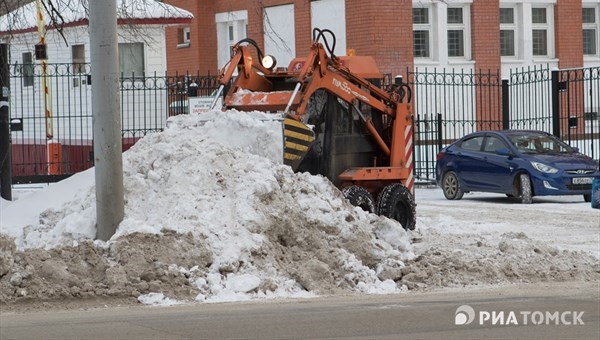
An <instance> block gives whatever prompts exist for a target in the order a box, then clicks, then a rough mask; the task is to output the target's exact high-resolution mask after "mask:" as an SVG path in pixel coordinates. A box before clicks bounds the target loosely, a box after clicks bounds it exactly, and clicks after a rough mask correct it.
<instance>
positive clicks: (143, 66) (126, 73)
mask: <svg viewBox="0 0 600 340" xmlns="http://www.w3.org/2000/svg"><path fill="white" fill-rule="evenodd" d="M125 45H128V46H129V45H135V46H141V51H142V55H141V72H139V73H138V72H136V71H135V70H133V71H130V70H124V68H123V66H124V63H123V60H122V58H124V55H123V54H122V53H126V52H124V50H123V49H122V47H123V46H125ZM145 46H146V45H145V44H144V43H143V42H120V43H119V72H120V73H121V74H122V76H123V78H124V79H129V78H132V77H135V79H133V78H132V79H133V80H137V79H143V78H144V76H145V74H146V48H145ZM137 57H139V56H136V58H137Z"/></svg>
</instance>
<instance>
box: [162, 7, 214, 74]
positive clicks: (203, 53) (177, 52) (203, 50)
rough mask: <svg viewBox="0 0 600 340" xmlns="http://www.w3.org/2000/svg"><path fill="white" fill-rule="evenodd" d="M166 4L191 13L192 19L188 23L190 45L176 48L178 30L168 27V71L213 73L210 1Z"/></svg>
mask: <svg viewBox="0 0 600 340" xmlns="http://www.w3.org/2000/svg"><path fill="white" fill-rule="evenodd" d="M168 3H169V4H171V5H173V6H177V7H179V8H183V9H185V10H187V11H190V12H191V13H192V14H193V15H194V18H193V19H192V22H191V23H190V25H189V27H190V45H189V46H188V47H182V48H178V47H177V44H178V42H179V37H178V29H180V28H181V27H182V26H179V27H177V26H176V27H167V29H166V49H167V72H168V73H169V75H174V74H175V73H179V74H185V73H186V72H190V73H192V74H196V73H197V72H199V73H200V74H207V73H209V72H210V73H211V74H216V72H217V69H218V67H217V56H216V53H215V51H216V50H217V31H216V26H215V16H214V15H215V14H214V10H213V2H212V1H186V0H169V1H168Z"/></svg>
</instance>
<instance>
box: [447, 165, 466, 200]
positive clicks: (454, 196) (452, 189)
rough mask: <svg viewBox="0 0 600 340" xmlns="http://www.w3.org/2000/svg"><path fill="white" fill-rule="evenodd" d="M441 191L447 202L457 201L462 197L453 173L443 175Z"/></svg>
mask: <svg viewBox="0 0 600 340" xmlns="http://www.w3.org/2000/svg"><path fill="white" fill-rule="evenodd" d="M442 191H444V196H445V197H446V199H449V200H459V199H461V198H462V197H463V195H464V192H463V191H462V189H461V188H460V183H459V181H458V176H456V173H454V172H453V171H449V172H447V173H446V174H445V175H444V179H443V180H442Z"/></svg>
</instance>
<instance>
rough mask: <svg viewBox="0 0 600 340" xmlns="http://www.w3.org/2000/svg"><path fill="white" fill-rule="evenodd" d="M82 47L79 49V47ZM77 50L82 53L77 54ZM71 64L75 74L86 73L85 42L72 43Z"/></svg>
mask: <svg viewBox="0 0 600 340" xmlns="http://www.w3.org/2000/svg"><path fill="white" fill-rule="evenodd" d="M79 48H81V50H80V51H79V50H78V49H79ZM76 49H77V50H78V51H77V52H81V54H82V55H76ZM71 65H72V66H73V74H82V73H86V70H85V44H73V45H71Z"/></svg>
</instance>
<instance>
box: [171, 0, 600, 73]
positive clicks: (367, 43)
mask: <svg viewBox="0 0 600 340" xmlns="http://www.w3.org/2000/svg"><path fill="white" fill-rule="evenodd" d="M166 2H169V3H171V4H173V5H176V6H178V7H182V8H185V9H187V10H189V11H191V12H192V13H194V15H195V18H194V20H193V21H192V24H191V25H190V26H188V27H179V28H171V29H169V31H168V32H167V42H168V47H167V60H168V69H169V72H171V73H174V72H175V71H177V72H185V71H191V72H197V71H199V72H201V73H207V72H210V73H212V74H214V73H215V72H216V71H217V70H218V68H219V67H221V66H223V64H224V62H226V60H227V59H228V58H227V57H228V55H227V53H228V48H229V45H231V44H233V43H235V42H237V41H238V40H240V39H242V38H245V37H246V35H247V37H250V38H252V39H254V40H255V41H257V42H258V44H259V45H260V46H262V47H263V49H264V50H265V52H266V53H273V52H272V51H269V50H273V46H279V45H285V46H286V48H285V49H286V50H287V53H288V55H289V54H292V55H296V56H303V55H305V54H306V53H307V51H308V47H309V45H310V42H311V31H312V28H313V27H315V26H317V27H320V28H332V27H333V28H332V30H333V31H334V32H335V33H336V36H337V39H338V44H339V45H338V47H341V48H338V49H337V51H336V53H337V54H340V53H342V54H345V53H346V50H347V49H353V50H354V51H355V52H356V54H358V55H371V56H373V57H375V59H376V60H377V62H378V65H379V67H380V68H381V71H382V72H385V73H392V74H397V73H405V71H406V70H407V69H411V70H412V69H413V67H417V68H425V67H427V68H455V69H465V68H466V69H470V70H488V69H490V70H498V69H502V70H503V73H506V72H507V71H508V70H510V69H513V68H517V67H524V66H532V65H539V64H549V65H550V66H551V67H560V68H567V67H582V66H596V65H600V3H599V2H598V1H597V0H583V1H582V0H529V1H505V0H477V1H473V0H447V1H419V0H417V1H410V0H395V1H379V0H317V1H309V0H263V1H244V0H214V1H206V0H196V1H191V0H166ZM340 50H343V51H340ZM284 54H285V53H284ZM288 57H289V56H288ZM283 59H284V60H283V64H282V63H280V66H285V65H284V64H285V62H286V60H287V58H285V57H284V58H283Z"/></svg>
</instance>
